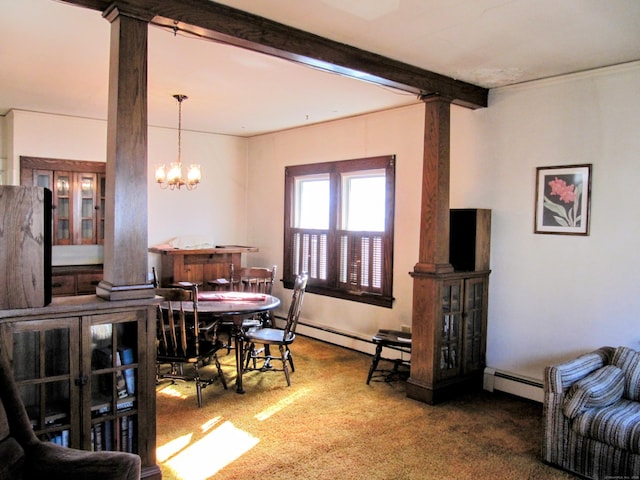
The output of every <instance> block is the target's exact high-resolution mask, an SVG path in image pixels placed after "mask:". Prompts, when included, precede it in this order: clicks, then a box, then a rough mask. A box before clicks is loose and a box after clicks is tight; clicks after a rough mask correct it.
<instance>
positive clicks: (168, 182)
mask: <svg viewBox="0 0 640 480" xmlns="http://www.w3.org/2000/svg"><path fill="white" fill-rule="evenodd" d="M173 98H175V99H176V100H177V101H178V161H177V162H172V163H170V164H169V168H168V169H166V168H165V166H164V165H158V166H157V167H156V182H158V185H160V188H162V189H167V188H170V189H171V190H175V189H178V190H180V187H182V186H183V185H184V186H185V187H186V188H187V190H195V189H196V187H197V186H198V183H200V179H201V177H202V175H201V172H200V165H197V164H191V165H189V168H188V169H187V173H186V176H185V175H184V173H183V169H182V158H181V157H182V102H183V101H184V100H186V99H187V98H189V97H187V96H186V95H182V94H176V95H174V96H173Z"/></svg>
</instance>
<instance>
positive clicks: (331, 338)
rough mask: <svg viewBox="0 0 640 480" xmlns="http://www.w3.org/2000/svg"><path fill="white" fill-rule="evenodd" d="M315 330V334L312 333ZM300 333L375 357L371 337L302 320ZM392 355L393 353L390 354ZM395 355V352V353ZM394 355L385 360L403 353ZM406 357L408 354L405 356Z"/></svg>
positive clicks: (276, 316) (282, 320) (282, 319)
mask: <svg viewBox="0 0 640 480" xmlns="http://www.w3.org/2000/svg"><path fill="white" fill-rule="evenodd" d="M274 317H275V319H276V320H278V321H279V323H283V322H286V321H287V319H286V318H285V317H282V316H280V315H274ZM313 330H315V332H312V331H313ZM298 332H299V333H300V334H301V335H306V336H308V337H311V338H315V339H317V340H321V341H323V342H328V343H332V344H334V345H339V346H341V347H344V348H349V349H351V350H355V351H357V352H361V353H367V354H369V355H373V354H374V353H375V345H374V344H373V341H372V340H371V337H368V338H365V337H362V336H359V335H355V334H353V333H349V332H342V331H340V330H335V329H333V328H330V327H325V326H323V325H316V324H312V323H307V322H304V321H302V320H300V321H299V322H298ZM388 353H391V352H388ZM394 353H395V352H394ZM394 353H392V354H391V355H390V356H387V355H385V356H384V359H385V360H394V359H395V358H399V357H400V354H401V353H402V352H400V351H399V352H397V353H398V354H397V355H395V354H394ZM405 357H406V354H405Z"/></svg>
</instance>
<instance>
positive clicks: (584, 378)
mask: <svg viewBox="0 0 640 480" xmlns="http://www.w3.org/2000/svg"><path fill="white" fill-rule="evenodd" d="M544 430H545V433H544V443H543V448H542V455H543V460H544V461H545V462H547V463H549V464H551V465H554V466H557V467H560V468H562V469H565V470H568V471H571V472H573V473H576V474H578V475H580V476H582V477H586V478H590V479H594V480H607V479H614V478H629V479H630V478H640V352H636V351H634V350H632V349H630V348H627V347H618V348H615V349H614V348H611V347H602V348H599V349H598V350H595V351H593V352H590V353H587V354H584V355H581V356H580V357H578V358H576V359H574V360H570V361H568V362H565V363H562V364H559V365H554V366H550V367H547V368H546V369H545V377H544Z"/></svg>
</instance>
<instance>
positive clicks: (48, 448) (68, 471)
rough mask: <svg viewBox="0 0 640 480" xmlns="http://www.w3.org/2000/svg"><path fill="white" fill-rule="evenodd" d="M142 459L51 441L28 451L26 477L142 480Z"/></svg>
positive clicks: (67, 479) (74, 479) (65, 479)
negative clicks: (61, 444)
mask: <svg viewBox="0 0 640 480" xmlns="http://www.w3.org/2000/svg"><path fill="white" fill-rule="evenodd" d="M140 463H141V462H140V457H139V456H138V455H134V454H132V453H125V452H106V451H105V452H88V451H84V450H76V449H73V448H66V447H62V446H60V445H56V444H53V443H49V442H39V443H36V444H34V445H33V446H32V447H31V448H30V449H29V450H28V452H27V465H25V467H26V469H27V472H26V473H27V476H26V478H30V479H40V478H46V479H48V480H58V479H59V480H139V479H140V468H141V466H140Z"/></svg>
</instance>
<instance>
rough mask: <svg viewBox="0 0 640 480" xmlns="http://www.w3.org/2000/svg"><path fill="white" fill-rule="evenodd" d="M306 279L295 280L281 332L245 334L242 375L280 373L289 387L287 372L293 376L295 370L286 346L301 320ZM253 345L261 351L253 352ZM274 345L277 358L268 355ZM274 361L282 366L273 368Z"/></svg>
mask: <svg viewBox="0 0 640 480" xmlns="http://www.w3.org/2000/svg"><path fill="white" fill-rule="evenodd" d="M308 278H309V276H308V275H307V274H306V273H303V274H301V275H298V276H297V277H296V280H295V283H294V287H293V295H292V297H291V305H290V306H289V313H288V315H287V321H286V323H285V325H284V328H276V327H264V328H255V329H250V330H248V331H247V332H245V338H244V341H245V344H246V345H247V348H246V350H245V352H246V358H245V364H244V369H245V371H254V370H255V371H260V372H272V371H283V372H284V376H285V378H286V379H287V385H288V386H291V378H290V373H289V368H291V372H295V366H294V364H293V356H292V355H291V350H290V349H289V345H291V344H292V343H293V342H294V340H295V339H296V328H297V326H298V320H299V319H300V312H301V310H302V299H303V298H304V292H305V290H306V288H307V280H308ZM256 345H262V346H263V348H262V349H259V348H256ZM276 345H277V346H278V350H279V351H280V355H279V356H278V355H273V354H271V353H270V350H269V347H270V346H276ZM273 361H280V362H282V368H280V369H279V368H275V367H274V366H273V363H272V362H273Z"/></svg>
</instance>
